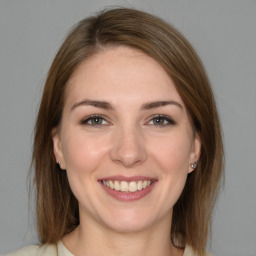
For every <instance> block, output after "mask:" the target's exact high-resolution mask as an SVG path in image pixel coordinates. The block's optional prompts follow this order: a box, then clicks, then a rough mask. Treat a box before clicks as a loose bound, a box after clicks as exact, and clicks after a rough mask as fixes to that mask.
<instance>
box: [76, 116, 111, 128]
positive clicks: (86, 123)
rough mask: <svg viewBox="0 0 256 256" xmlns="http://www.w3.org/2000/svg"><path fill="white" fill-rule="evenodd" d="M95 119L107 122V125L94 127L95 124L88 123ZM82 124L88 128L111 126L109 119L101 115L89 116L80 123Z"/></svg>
mask: <svg viewBox="0 0 256 256" xmlns="http://www.w3.org/2000/svg"><path fill="white" fill-rule="evenodd" d="M94 118H99V119H102V120H104V121H106V122H107V124H98V125H97V124H95V125H93V124H88V122H89V121H90V120H92V119H94ZM80 124H81V125H87V126H106V125H109V124H110V122H109V121H108V120H107V118H106V117H105V116H104V115H101V114H92V115H89V116H87V117H85V118H83V119H82V120H81V121H80Z"/></svg>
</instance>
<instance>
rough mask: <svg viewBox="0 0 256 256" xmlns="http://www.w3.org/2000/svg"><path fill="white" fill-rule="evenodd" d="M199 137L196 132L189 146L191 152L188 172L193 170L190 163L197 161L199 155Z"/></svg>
mask: <svg viewBox="0 0 256 256" xmlns="http://www.w3.org/2000/svg"><path fill="white" fill-rule="evenodd" d="M201 145H202V143H201V138H200V136H199V135H198V133H196V134H195V137H194V141H193V144H192V148H191V154H190V162H189V171H188V172H189V173H190V172H192V171H194V169H195V167H194V168H193V167H192V166H191V165H192V164H194V163H197V162H198V160H199V158H200V155H201Z"/></svg>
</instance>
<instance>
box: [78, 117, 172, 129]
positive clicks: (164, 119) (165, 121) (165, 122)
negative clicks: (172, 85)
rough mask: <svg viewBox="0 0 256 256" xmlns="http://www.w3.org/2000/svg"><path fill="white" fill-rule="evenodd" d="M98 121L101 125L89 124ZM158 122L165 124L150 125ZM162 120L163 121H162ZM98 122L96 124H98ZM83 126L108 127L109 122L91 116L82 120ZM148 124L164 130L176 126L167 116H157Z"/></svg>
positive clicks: (102, 118)
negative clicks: (166, 127)
mask: <svg viewBox="0 0 256 256" xmlns="http://www.w3.org/2000/svg"><path fill="white" fill-rule="evenodd" d="M93 120H94V121H96V120H98V121H99V120H100V123H98V124H97V123H96V124H93V123H89V122H92V121H93ZM154 120H155V121H157V122H163V123H153V124H150V122H152V121H153V122H154ZM160 120H161V121H160ZM98 121H96V122H98ZM104 121H105V122H106V124H103V123H102V122H104ZM80 123H81V125H86V126H94V127H97V126H102V125H108V124H109V123H108V121H106V119H105V118H104V117H103V116H101V115H91V116H89V117H87V118H86V119H84V120H82V121H81V122H80ZM147 124H149V125H154V126H156V127H157V128H162V127H165V126H169V125H175V124H176V122H175V121H174V120H173V119H172V118H170V117H168V116H165V115H156V116H153V117H152V118H151V119H150V120H149V121H148V122H147Z"/></svg>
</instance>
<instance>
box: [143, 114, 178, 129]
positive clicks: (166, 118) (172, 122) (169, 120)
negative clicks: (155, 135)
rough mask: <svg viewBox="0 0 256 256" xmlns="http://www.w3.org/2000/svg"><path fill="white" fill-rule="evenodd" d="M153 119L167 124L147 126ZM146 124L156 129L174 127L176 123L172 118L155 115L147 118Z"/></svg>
mask: <svg viewBox="0 0 256 256" xmlns="http://www.w3.org/2000/svg"><path fill="white" fill-rule="evenodd" d="M154 118H163V119H165V120H166V121H167V122H168V123H167V124H149V122H151V121H153V119H154ZM146 124H149V125H153V126H156V127H165V126H169V125H175V124H176V122H175V121H174V119H173V118H172V117H170V116H168V115H162V114H157V115H153V116H151V117H149V120H148V121H147V122H146Z"/></svg>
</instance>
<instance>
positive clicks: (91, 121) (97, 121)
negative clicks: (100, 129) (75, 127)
mask: <svg viewBox="0 0 256 256" xmlns="http://www.w3.org/2000/svg"><path fill="white" fill-rule="evenodd" d="M81 124H82V125H87V126H101V125H108V122H107V121H106V120H105V118H104V117H102V116H100V115H92V116H89V117H87V118H86V119H84V120H82V121H81Z"/></svg>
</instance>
